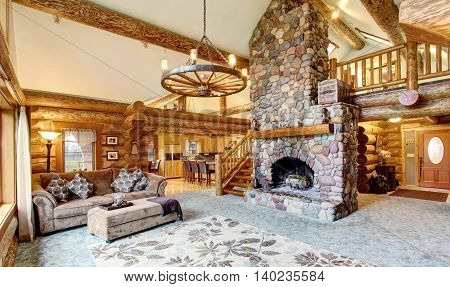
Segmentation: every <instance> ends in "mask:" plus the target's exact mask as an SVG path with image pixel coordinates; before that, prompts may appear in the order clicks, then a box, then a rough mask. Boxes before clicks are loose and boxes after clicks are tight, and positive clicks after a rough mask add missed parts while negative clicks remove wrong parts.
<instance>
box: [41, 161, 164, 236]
mask: <svg viewBox="0 0 450 287" xmlns="http://www.w3.org/2000/svg"><path fill="white" fill-rule="evenodd" d="M119 172H120V169H116V168H110V169H104V170H96V171H87V172H85V171H83V172H81V174H82V175H83V176H84V177H85V178H86V179H87V180H88V181H89V182H92V183H93V184H94V192H93V194H92V195H91V196H90V197H89V198H88V199H80V198H77V197H76V196H75V195H73V196H72V197H71V199H70V200H69V201H67V202H62V203H61V202H57V201H56V199H55V198H54V197H53V195H51V194H50V193H48V192H47V191H46V190H45V188H46V187H47V185H48V184H49V182H50V179H51V174H50V173H39V174H34V175H33V183H32V190H33V193H32V195H33V203H34V206H35V214H36V215H37V219H36V223H37V225H38V230H39V231H40V233H41V234H45V233H49V232H53V231H57V230H61V229H66V228H69V227H74V226H79V225H84V224H86V223H87V213H88V210H89V209H91V208H94V207H96V206H98V205H100V204H107V203H112V202H113V197H112V193H113V190H112V188H111V183H112V182H113V180H114V178H116V177H117V175H118V174H119ZM75 174H76V172H68V173H60V176H61V177H63V178H65V179H67V180H68V181H71V180H72V179H73V178H74V177H75ZM145 175H146V176H147V177H148V178H149V184H148V186H147V188H146V189H145V190H143V191H135V192H130V193H126V194H125V199H126V200H135V199H141V198H146V197H151V196H164V195H165V188H166V186H167V182H166V180H165V178H164V177H161V176H157V175H154V174H149V173H145Z"/></svg>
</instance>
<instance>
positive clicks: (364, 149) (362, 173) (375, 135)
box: [356, 122, 383, 193]
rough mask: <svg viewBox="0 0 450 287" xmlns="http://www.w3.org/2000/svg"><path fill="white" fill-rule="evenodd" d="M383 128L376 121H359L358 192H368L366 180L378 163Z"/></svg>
mask: <svg viewBox="0 0 450 287" xmlns="http://www.w3.org/2000/svg"><path fill="white" fill-rule="evenodd" d="M382 133H383V129H382V128H381V127H379V126H378V123H372V122H368V123H360V124H359V129H358V148H357V150H358V157H357V160H356V161H357V163H358V192H360V193H368V192H369V185H368V181H369V179H370V177H371V174H372V172H373V171H374V170H375V166H376V165H377V164H378V163H379V157H378V152H379V150H380V143H381V139H382Z"/></svg>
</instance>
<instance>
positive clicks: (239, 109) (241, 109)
mask: <svg viewBox="0 0 450 287" xmlns="http://www.w3.org/2000/svg"><path fill="white" fill-rule="evenodd" d="M251 109H252V107H251V104H250V103H248V104H243V105H240V106H235V107H231V108H227V109H226V110H225V113H224V115H225V116H231V115H236V114H241V113H247V112H250V111H251ZM218 114H219V112H213V113H211V115H218Z"/></svg>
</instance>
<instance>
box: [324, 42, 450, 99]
mask: <svg viewBox="0 0 450 287" xmlns="http://www.w3.org/2000/svg"><path fill="white" fill-rule="evenodd" d="M448 53H449V47H441V46H436V45H430V44H417V43H415V42H409V43H407V44H402V45H397V46H394V47H390V48H387V49H384V50H380V51H377V52H374V53H370V54H367V55H363V56H360V57H356V58H354V59H351V60H348V61H343V62H337V61H336V59H330V78H332V79H339V80H341V81H344V82H347V83H349V84H350V85H351V86H352V91H353V93H358V92H362V91H367V90H377V89H386V88H392V87H401V86H404V85H406V86H407V87H408V89H416V88H417V85H418V82H419V80H428V79H433V78H439V77H445V76H448V75H450V72H449V66H450V60H449V55H448Z"/></svg>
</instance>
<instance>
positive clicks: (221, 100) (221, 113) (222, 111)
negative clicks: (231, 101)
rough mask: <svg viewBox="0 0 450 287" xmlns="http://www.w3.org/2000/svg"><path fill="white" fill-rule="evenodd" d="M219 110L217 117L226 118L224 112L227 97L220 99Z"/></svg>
mask: <svg viewBox="0 0 450 287" xmlns="http://www.w3.org/2000/svg"><path fill="white" fill-rule="evenodd" d="M219 99H220V109H219V116H221V117H223V116H226V114H225V113H226V110H227V97H220V98H219Z"/></svg>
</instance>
